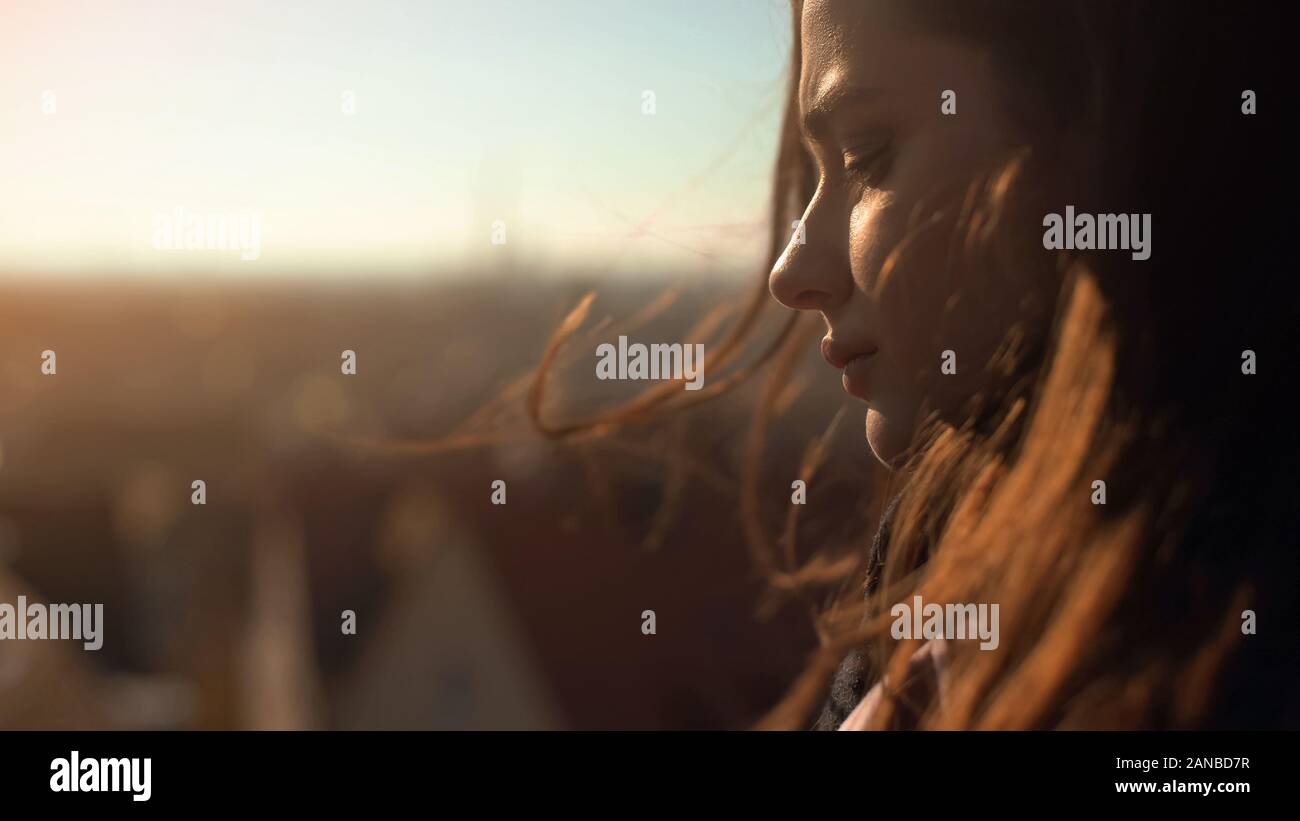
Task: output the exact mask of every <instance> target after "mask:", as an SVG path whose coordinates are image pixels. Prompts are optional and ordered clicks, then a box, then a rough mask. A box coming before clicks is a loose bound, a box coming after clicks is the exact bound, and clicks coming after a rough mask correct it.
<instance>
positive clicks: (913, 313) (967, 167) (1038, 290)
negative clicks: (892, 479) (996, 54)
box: [769, 0, 1059, 465]
mask: <svg viewBox="0 0 1300 821" xmlns="http://www.w3.org/2000/svg"><path fill="white" fill-rule="evenodd" d="M899 5H900V4H898V3H888V2H885V1H884V0H878V1H877V2H863V0H807V2H806V3H805V5H804V7H803V11H802V21H801V26H800V28H801V31H800V35H799V36H800V41H801V45H802V65H801V67H800V69H801V70H800V77H799V85H798V106H799V114H800V118H801V122H802V129H803V136H804V141H805V145H806V146H807V149H808V151H809V152H810V154H811V155H812V157H813V158H814V160H815V165H816V168H817V175H818V179H817V185H816V191H815V193H814V195H813V197H812V200H811V202H809V203H808V205H807V208H806V210H805V211H804V214H803V218H802V220H801V223H800V228H799V230H795V231H792V238H791V241H790V244H789V245H788V246H787V248H786V250H785V252H784V253H783V254H782V256H781V258H780V259H779V260H777V262H776V265H775V267H774V268H773V270H772V273H771V277H770V280H769V287H770V289H771V292H772V294H773V295H774V296H775V297H776V298H777V299H778V300H779V301H780V302H781V303H783V304H784V305H786V306H788V307H791V308H795V309H799V310H808V311H818V312H820V313H821V315H822V317H823V319H824V320H825V323H826V326H827V329H828V333H827V335H826V337H825V339H823V340H822V353H823V355H824V356H825V357H826V359H827V360H828V361H829V362H830V363H831V364H832V365H833V366H834V367H835V368H837V369H842V370H843V384H844V388H845V390H846V391H847V392H848V393H850V394H852V395H853V396H856V397H858V398H860V399H862V400H864V401H865V403H866V406H867V417H866V435H867V441H868V442H869V443H870V445H871V448H872V450H873V451H874V452H875V454H876V456H877V457H878V458H879V459H880V460H881V461H882V462H884V463H885V464H886V465H890V464H896V463H897V461H898V460H899V458H900V456H901V455H902V454H904V453H905V452H906V449H907V447H908V445H909V444H910V442H911V441H912V438H913V434H914V431H915V430H916V427H917V425H918V423H919V422H921V421H922V417H924V416H925V415H927V414H928V413H931V412H934V413H937V414H938V416H939V418H940V419H950V420H951V421H952V422H953V423H954V424H958V423H960V421H961V419H960V416H961V414H962V412H963V408H964V407H966V406H967V402H968V400H969V399H970V398H971V397H972V396H973V395H975V394H977V393H979V392H981V391H984V390H986V389H987V388H989V387H990V383H991V381H992V380H994V379H995V378H997V377H995V376H994V372H993V371H992V370H990V369H989V368H987V367H986V366H987V365H988V363H989V362H990V361H991V359H992V358H993V357H994V355H995V353H996V352H997V351H998V349H999V347H1000V346H1001V345H1002V344H1003V343H1004V341H1005V340H1006V338H1007V336H1008V332H1009V331H1010V330H1011V329H1012V328H1016V327H1019V328H1020V329H1021V330H1022V331H1023V330H1024V329H1041V328H1042V327H1043V326H1045V324H1046V318H1045V316H1044V311H1045V306H1048V305H1050V304H1052V298H1053V296H1054V291H1052V289H1053V288H1054V287H1055V285H1054V283H1052V282H1048V281H1045V280H1044V278H1043V277H1042V275H1041V274H1038V275H1035V274H1033V273H1031V272H1030V271H1029V270H1027V269H1022V270H1014V268H1016V267H1017V266H1011V268H1013V270H999V271H995V272H991V273H990V272H988V271H984V272H981V273H979V274H974V273H972V272H970V271H968V270H966V269H964V268H963V267H962V266H960V265H955V264H954V257H955V256H956V255H959V252H960V251H961V248H960V247H959V246H960V232H959V230H958V229H959V228H960V227H961V226H962V203H963V195H964V194H965V192H966V191H967V190H968V189H969V188H970V186H971V184H972V182H973V181H975V180H976V179H978V178H980V175H981V174H985V175H987V174H988V173H989V172H990V170H991V169H993V168H995V167H997V166H998V165H999V164H1004V163H1005V161H1006V160H1007V159H1008V158H1009V157H1010V156H1013V155H1014V152H1015V151H1016V150H1017V149H1019V148H1020V147H1022V146H1024V145H1027V144H1030V143H1031V142H1032V140H1031V137H1032V135H1029V134H1025V133H1023V131H1022V130H1021V129H1020V128H1019V127H1017V126H1016V125H1015V124H1014V122H1015V121H1014V120H1013V118H1011V117H1009V116H1007V115H1006V114H1004V113H1003V112H1004V110H1005V109H1006V106H1004V105H1003V104H1002V101H1004V100H1006V99H1007V92H1008V89H1007V88H1006V87H1005V84H1006V83H1007V80H1006V79H1005V78H1003V77H1001V76H999V74H998V73H997V72H995V71H994V62H993V60H992V59H991V55H990V54H989V53H988V52H987V50H980V49H978V48H976V47H974V46H973V45H968V44H964V43H962V42H961V41H959V40H957V39H954V38H944V37H939V36H935V35H929V34H926V33H925V32H924V27H923V26H915V25H899V23H898V11H897V8H896V7H897V6H899ZM949 90H951V91H953V92H955V98H954V97H952V96H951V95H947V96H946V95H945V92H946V91H949ZM945 99H947V100H948V101H949V106H948V110H949V111H950V112H951V111H952V110H953V107H954V106H955V111H956V113H945V112H944V110H943V107H944V103H945ZM1039 219H1041V216H1040V217H1039ZM967 227H968V226H967ZM1039 230H1041V229H1039ZM1058 284H1059V283H1058ZM1032 332H1033V331H1032V330H1031V333H1032ZM945 363H946V364H947V367H945Z"/></svg>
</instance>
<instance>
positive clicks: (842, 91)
mask: <svg viewBox="0 0 1300 821" xmlns="http://www.w3.org/2000/svg"><path fill="white" fill-rule="evenodd" d="M884 94H885V92H884V90H883V89H879V88H864V87H861V86H840V85H836V86H833V87H831V88H830V89H829V90H827V91H825V92H823V93H821V94H820V95H818V97H817V99H815V100H813V102H812V104H811V105H810V106H808V108H807V109H806V110H805V111H804V112H803V120H802V125H803V132H804V134H805V135H807V136H809V137H815V138H820V137H823V136H824V135H826V134H827V133H828V131H829V128H828V125H829V120H830V119H831V118H832V117H833V116H834V114H835V112H836V111H838V110H839V109H841V108H845V107H847V106H851V105H863V104H866V103H873V102H875V101H877V100H879V99H880V98H881V97H883V96H884Z"/></svg>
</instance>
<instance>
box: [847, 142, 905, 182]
mask: <svg viewBox="0 0 1300 821" xmlns="http://www.w3.org/2000/svg"><path fill="white" fill-rule="evenodd" d="M893 158H894V146H893V144H892V143H891V142H884V143H881V142H873V143H871V144H869V145H865V146H862V147H860V148H854V149H850V150H848V151H845V152H844V170H845V172H846V173H848V174H849V175H850V176H852V177H853V178H854V179H856V180H857V181H858V182H861V183H862V184H863V185H867V186H870V187H876V186H879V185H880V183H881V182H882V181H884V179H885V177H886V176H887V175H888V174H889V167H890V165H891V163H892V161H893Z"/></svg>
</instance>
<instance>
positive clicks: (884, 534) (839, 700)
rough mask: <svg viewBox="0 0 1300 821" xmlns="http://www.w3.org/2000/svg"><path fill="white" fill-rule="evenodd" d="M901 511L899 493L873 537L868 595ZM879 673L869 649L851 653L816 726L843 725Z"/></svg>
mask: <svg viewBox="0 0 1300 821" xmlns="http://www.w3.org/2000/svg"><path fill="white" fill-rule="evenodd" d="M897 511H898V497H897V496H895V497H894V499H893V501H891V502H890V503H889V506H888V507H886V508H885V512H884V513H883V514H882V515H881V517H880V527H879V528H878V529H877V530H876V536H875V538H874V539H872V540H871V553H870V555H869V557H868V559H867V583H866V595H867V596H870V595H872V594H873V593H875V592H876V588H877V587H878V586H879V585H880V572H881V569H882V568H883V567H884V564H885V549H886V547H887V546H888V543H889V533H890V529H891V528H892V526H893V522H894V515H895V513H896V512H897ZM877 677H878V675H877V673H876V671H875V670H874V669H873V668H872V665H871V664H869V662H868V659H867V657H866V654H865V653H863V652H862V651H861V650H854V651H853V652H852V653H849V655H847V656H846V657H845V658H844V661H843V662H841V663H840V669H839V670H838V671H836V673H835V677H834V678H833V679H832V680H831V688H830V695H829V697H828V698H827V699H826V703H825V705H824V706H823V707H822V712H821V715H820V716H818V718H817V723H816V724H815V725H813V727H814V729H817V730H836V729H839V726H840V725H841V724H843V723H844V719H846V718H848V715H849V713H851V712H853V708H854V707H856V706H858V702H859V701H861V700H862V697H863V696H865V695H866V694H867V690H869V689H870V688H871V686H872V685H873V684H875V682H876V678H877Z"/></svg>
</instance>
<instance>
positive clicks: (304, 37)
mask: <svg viewBox="0 0 1300 821" xmlns="http://www.w3.org/2000/svg"><path fill="white" fill-rule="evenodd" d="M786 9H787V5H786V3H785V2H783V0H693V1H689V0H653V1H652V2H645V1H644V0H550V1H549V2H538V1H537V0H521V1H520V2H503V1H501V0H472V2H471V1H468V0H467V1H465V2H443V0H426V1H425V2H413V1H412V2H398V1H397V0H366V2H342V1H341V0H314V1H313V2H285V1H281V2H272V3H268V2H254V1H253V0H226V1H225V2H221V3H212V2H198V0H186V1H185V2H177V1H176V0H169V2H126V1H125V0H122V1H120V2H110V1H109V0H104V2H94V3H87V2H82V1H81V0H78V1H77V2H68V1H67V0H40V1H39V2H38V1H37V0H6V3H5V9H4V12H3V25H0V180H3V185H0V192H2V193H0V275H3V274H10V275H13V274H17V275H23V274H31V273H33V272H35V273H38V274H42V275H44V274H48V273H60V272H66V273H75V274H78V275H93V274H95V273H97V272H101V271H104V272H108V271H112V272H115V273H122V272H131V273H139V274H147V275H161V276H177V275H182V274H185V273H187V272H193V271H197V270H203V271H216V272H220V273H223V274H228V275H236V276H270V275H275V274H277V273H283V272H287V271H294V272H302V271H308V272H321V273H327V272H338V271H343V272H362V271H364V272H366V273H382V272H384V271H393V272H403V273H409V272H412V271H414V272H419V273H422V274H424V273H427V274H436V275H447V274H454V273H456V272H458V271H466V270H473V269H478V268H483V267H492V266H494V265H499V264H510V265H513V266H516V267H517V268H520V269H529V270H537V271H560V272H563V271H564V270H568V269H579V268H584V267H589V266H598V267H603V268H608V269H610V270H611V272H616V271H617V270H626V271H639V270H643V269H648V268H658V269H671V270H683V271H690V270H710V269H721V270H729V269H734V270H741V269H748V270H752V266H753V265H755V264H759V263H760V262H761V257H762V253H763V250H764V242H763V234H764V231H765V222H764V221H765V209H766V203H767V196H768V191H769V188H770V184H771V168H772V160H773V156H774V152H775V145H776V129H777V124H778V120H779V115H780V108H781V105H782V103H783V100H782V99H781V96H782V95H781V92H782V89H783V88H784V85H783V84H784V78H785V76H786V71H787V65H786V62H787V59H788V49H789V37H790V33H789V20H788V12H787V10H786ZM221 229H225V231H226V234H225V237H224V239H223V238H222V237H221V234H220V231H221Z"/></svg>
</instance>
